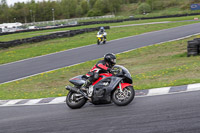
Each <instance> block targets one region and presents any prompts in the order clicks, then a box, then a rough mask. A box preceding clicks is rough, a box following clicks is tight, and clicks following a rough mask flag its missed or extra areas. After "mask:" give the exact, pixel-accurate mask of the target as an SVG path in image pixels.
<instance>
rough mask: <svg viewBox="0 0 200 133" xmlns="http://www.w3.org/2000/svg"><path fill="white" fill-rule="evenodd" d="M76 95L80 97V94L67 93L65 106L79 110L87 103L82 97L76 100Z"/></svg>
mask: <svg viewBox="0 0 200 133" xmlns="http://www.w3.org/2000/svg"><path fill="white" fill-rule="evenodd" d="M76 95H81V94H77V93H74V92H69V93H68V95H67V97H66V104H67V105H68V107H70V108H71V109H78V108H81V107H83V105H85V103H86V102H87V100H86V99H85V98H84V97H83V98H81V99H78V97H76Z"/></svg>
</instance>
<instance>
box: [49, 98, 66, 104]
mask: <svg viewBox="0 0 200 133" xmlns="http://www.w3.org/2000/svg"><path fill="white" fill-rule="evenodd" d="M65 100H66V97H57V98H55V99H53V100H52V101H51V102H49V104H54V103H64V102H65Z"/></svg>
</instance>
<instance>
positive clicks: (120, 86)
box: [119, 81, 123, 92]
mask: <svg viewBox="0 0 200 133" xmlns="http://www.w3.org/2000/svg"><path fill="white" fill-rule="evenodd" d="M121 83H122V82H121V81H120V82H119V90H120V92H123V89H122V85H121Z"/></svg>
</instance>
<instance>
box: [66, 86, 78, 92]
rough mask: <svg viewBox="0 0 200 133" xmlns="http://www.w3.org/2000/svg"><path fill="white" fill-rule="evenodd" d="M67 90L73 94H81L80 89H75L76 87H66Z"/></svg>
mask: <svg viewBox="0 0 200 133" xmlns="http://www.w3.org/2000/svg"><path fill="white" fill-rule="evenodd" d="M66 90H69V91H72V92H75V93H80V91H79V89H77V88H75V87H72V86H69V85H68V86H66Z"/></svg>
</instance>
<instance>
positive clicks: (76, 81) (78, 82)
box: [69, 75, 85, 86]
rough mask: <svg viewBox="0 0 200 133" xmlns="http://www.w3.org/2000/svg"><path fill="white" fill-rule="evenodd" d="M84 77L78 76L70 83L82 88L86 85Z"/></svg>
mask: <svg viewBox="0 0 200 133" xmlns="http://www.w3.org/2000/svg"><path fill="white" fill-rule="evenodd" d="M82 77H83V75H78V76H76V77H73V78H71V79H70V80H69V82H71V83H72V84H74V85H76V86H82V85H83V84H84V83H85V80H84V79H83V78H82Z"/></svg>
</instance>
